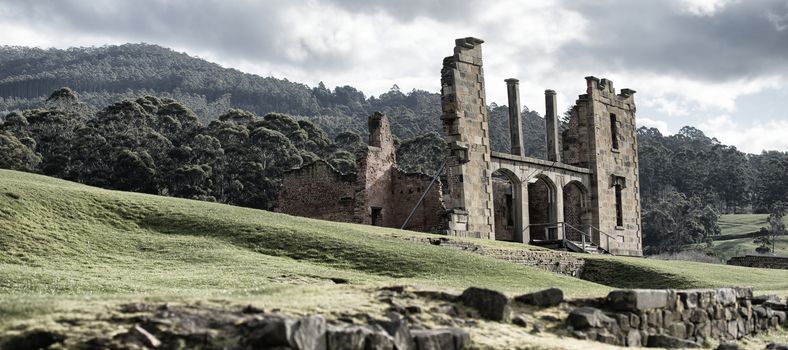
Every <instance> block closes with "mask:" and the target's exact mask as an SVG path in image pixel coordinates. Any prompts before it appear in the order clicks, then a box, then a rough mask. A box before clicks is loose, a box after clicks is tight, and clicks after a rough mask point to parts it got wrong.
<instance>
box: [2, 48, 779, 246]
mask: <svg viewBox="0 0 788 350" xmlns="http://www.w3.org/2000/svg"><path fill="white" fill-rule="evenodd" d="M64 86H68V88H64ZM53 91H54V92H53ZM374 111H380V112H383V113H384V114H386V115H387V116H388V117H389V119H390V121H391V123H392V130H393V132H394V134H395V135H396V136H397V147H398V151H397V155H398V161H399V163H400V166H401V167H402V168H404V169H405V170H407V171H420V172H425V173H434V172H435V171H436V168H437V167H438V166H439V164H440V160H441V157H442V152H443V149H444V146H445V143H444V141H443V139H442V137H441V134H440V133H441V130H440V119H439V116H440V96H439V94H437V93H432V92H427V91H419V90H413V91H410V92H407V93H403V92H402V91H400V89H399V87H397V86H396V85H394V86H392V88H391V90H390V91H389V92H387V93H384V94H381V95H380V96H377V97H375V96H370V97H367V96H365V95H364V94H363V93H362V92H361V91H359V90H357V89H355V88H353V87H351V86H341V87H335V88H333V89H329V88H327V87H326V86H324V84H322V83H321V84H318V86H316V87H312V88H310V87H308V86H307V85H304V84H299V83H294V82H290V81H288V80H286V79H276V78H273V77H259V76H256V75H251V74H246V73H242V72H239V71H237V70H233V69H226V68H222V67H221V66H218V65H216V64H213V63H209V62H206V61H204V60H201V59H199V58H195V57H191V56H188V55H186V54H184V53H177V52H174V51H172V50H169V49H166V48H162V47H159V46H155V45H148V44H126V45H121V46H105V47H98V48H75V49H68V50H58V49H47V50H44V49H36V48H24V47H1V48H0V121H1V122H2V124H0V167H2V168H9V169H16V170H24V171H30V172H36V173H41V174H45V175H50V176H55V177H59V178H64V179H68V180H73V181H77V182H81V183H85V184H90V185H94V186H100V187H104V188H111V189H118V190H125V191H136V192H145V193H153V194H159V195H166V196H177V197H184V198H194V199H200V200H209V201H217V202H222V203H228V204H234V205H239V206H248V207H254V208H261V209H272V208H275V206H276V198H275V194H276V190H277V187H278V184H279V181H280V179H281V177H282V174H283V173H284V172H285V171H287V170H288V169H291V168H293V167H298V166H300V165H302V164H305V163H309V162H312V161H315V160H317V159H323V160H325V161H327V162H329V163H330V164H332V165H333V166H334V167H335V168H337V169H338V170H340V171H342V172H352V171H354V169H355V157H356V155H355V154H356V153H357V151H358V150H359V149H360V148H361V147H364V145H365V141H364V140H365V139H366V133H367V130H366V118H367V116H368V115H369V114H371V113H372V112H374ZM489 112H490V129H489V130H490V135H491V142H492V145H493V149H494V150H497V151H505V150H506V149H507V144H508V130H507V129H508V119H507V113H508V108H507V107H506V106H497V105H494V104H493V105H491V106H489ZM523 117H524V118H523V119H524V125H523V132H524V135H525V139H526V140H527V150H526V152H527V154H528V155H530V156H533V157H537V158H544V154H545V144H544V119H542V117H541V116H540V115H539V113H537V112H535V111H532V110H529V109H528V108H527V107H525V108H524V110H523ZM638 143H639V165H640V192H641V197H642V206H643V231H644V245H646V250H647V252H649V253H659V252H665V251H675V250H678V249H680V248H681V247H682V246H684V245H687V244H692V243H702V242H705V241H708V240H709V239H710V237H712V236H714V235H717V234H719V227H718V226H717V223H716V220H717V216H718V215H719V214H721V213H748V212H755V213H768V212H770V210H771V209H772V207H774V205H775V203H780V202H781V201H782V202H785V201H786V199H788V198H786V197H788V178H786V176H785V174H788V153H786V152H778V151H765V152H762V153H761V154H746V153H743V152H741V151H739V150H737V149H736V148H735V147H733V146H727V145H723V144H721V143H720V142H719V141H718V140H716V139H714V138H713V137H709V136H706V135H705V134H704V133H703V132H702V131H700V130H698V129H695V128H693V127H689V126H687V127H684V128H682V129H681V130H680V132H679V133H677V134H675V135H662V134H661V133H660V132H659V131H658V130H656V129H650V128H640V129H639V130H638Z"/></svg>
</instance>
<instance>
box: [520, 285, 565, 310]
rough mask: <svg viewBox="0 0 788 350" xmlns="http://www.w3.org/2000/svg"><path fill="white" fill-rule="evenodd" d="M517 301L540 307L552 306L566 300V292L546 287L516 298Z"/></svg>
mask: <svg viewBox="0 0 788 350" xmlns="http://www.w3.org/2000/svg"><path fill="white" fill-rule="evenodd" d="M514 300H515V301H517V302H521V303H523V304H528V305H536V306H539V307H551V306H556V305H558V304H560V303H561V302H562V301H564V292H563V291H562V290H560V289H558V288H550V289H545V290H542V291H539V292H534V293H528V294H524V295H521V296H518V297H516V298H514Z"/></svg>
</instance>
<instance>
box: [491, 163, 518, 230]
mask: <svg viewBox="0 0 788 350" xmlns="http://www.w3.org/2000/svg"><path fill="white" fill-rule="evenodd" d="M492 185H493V191H492V192H493V219H494V222H495V224H494V226H495V239H496V240H500V241H517V242H521V241H522V230H523V228H522V223H523V218H522V214H521V213H522V202H523V199H522V184H521V182H520V179H519V178H518V177H517V175H515V174H514V173H513V172H512V171H511V170H509V169H506V168H500V169H496V170H495V171H493V174H492Z"/></svg>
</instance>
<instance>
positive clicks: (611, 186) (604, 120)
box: [564, 77, 642, 255]
mask: <svg viewBox="0 0 788 350" xmlns="http://www.w3.org/2000/svg"><path fill="white" fill-rule="evenodd" d="M586 84H587V93H586V94H585V95H581V96H580V97H579V98H578V100H577V102H576V107H575V108H573V109H572V112H571V117H570V129H569V131H567V132H566V134H565V137H566V139H565V140H564V141H565V143H564V145H565V152H566V153H568V154H566V156H567V161H571V162H575V163H572V164H573V165H577V166H582V167H588V168H590V169H591V170H592V171H593V173H594V175H593V178H592V181H591V196H590V198H591V206H590V209H591V211H592V215H591V218H592V220H591V224H592V225H593V226H594V227H596V228H598V229H599V230H601V231H602V232H604V233H607V234H608V235H611V236H613V240H612V241H611V246H610V247H609V249H608V250H609V251H610V252H612V253H613V254H617V255H642V244H641V241H642V240H641V227H640V190H639V187H640V181H639V178H638V164H637V161H638V158H637V140H636V135H637V132H636V129H637V126H636V124H635V101H634V93H635V91H633V90H630V89H622V90H621V93H620V94H616V90H615V88H614V87H613V82H612V81H609V80H607V79H598V78H596V77H586ZM612 116H615V128H613V125H612V123H611V120H612ZM614 133H615V137H616V139H617V143H618V145H617V147H616V145H614V144H613V134H614ZM567 142H568V143H567ZM616 184H620V185H621V188H622V191H621V199H622V201H621V202H622V208H623V210H622V213H623V215H622V218H623V222H622V225H618V223H617V215H616V194H615V193H616V192H615V185H616ZM594 234H595V235H599V236H600V237H597V238H596V239H595V240H599V241H605V239H604V237H601V236H602V234H601V233H598V232H594ZM600 239H601V240H600Z"/></svg>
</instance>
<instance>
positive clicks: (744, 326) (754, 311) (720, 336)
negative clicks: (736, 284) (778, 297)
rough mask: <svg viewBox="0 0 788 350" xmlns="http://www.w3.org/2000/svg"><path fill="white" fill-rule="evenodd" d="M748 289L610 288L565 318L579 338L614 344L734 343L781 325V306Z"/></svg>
mask: <svg viewBox="0 0 788 350" xmlns="http://www.w3.org/2000/svg"><path fill="white" fill-rule="evenodd" d="M768 300H769V299H765V298H755V299H754V298H753V295H752V289H751V288H749V287H747V288H720V289H694V290H616V291H613V292H610V294H609V295H608V296H607V298H605V299H601V300H586V301H577V302H575V304H576V305H577V306H579V307H577V308H575V309H574V310H573V311H572V312H571V313H570V314H569V317H568V319H567V323H568V326H569V327H570V332H572V334H573V335H574V336H575V337H577V338H581V339H589V340H596V341H600V342H604V343H608V344H614V345H626V346H649V347H668V348H678V347H681V348H684V347H698V344H702V343H704V342H705V341H706V340H709V339H714V340H736V339H741V338H743V337H745V336H751V335H756V334H759V333H761V332H764V331H767V330H768V329H771V328H776V327H778V326H780V325H785V324H786V305H785V304H779V303H778V302H776V301H775V300H773V299H772V300H771V301H768Z"/></svg>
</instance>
